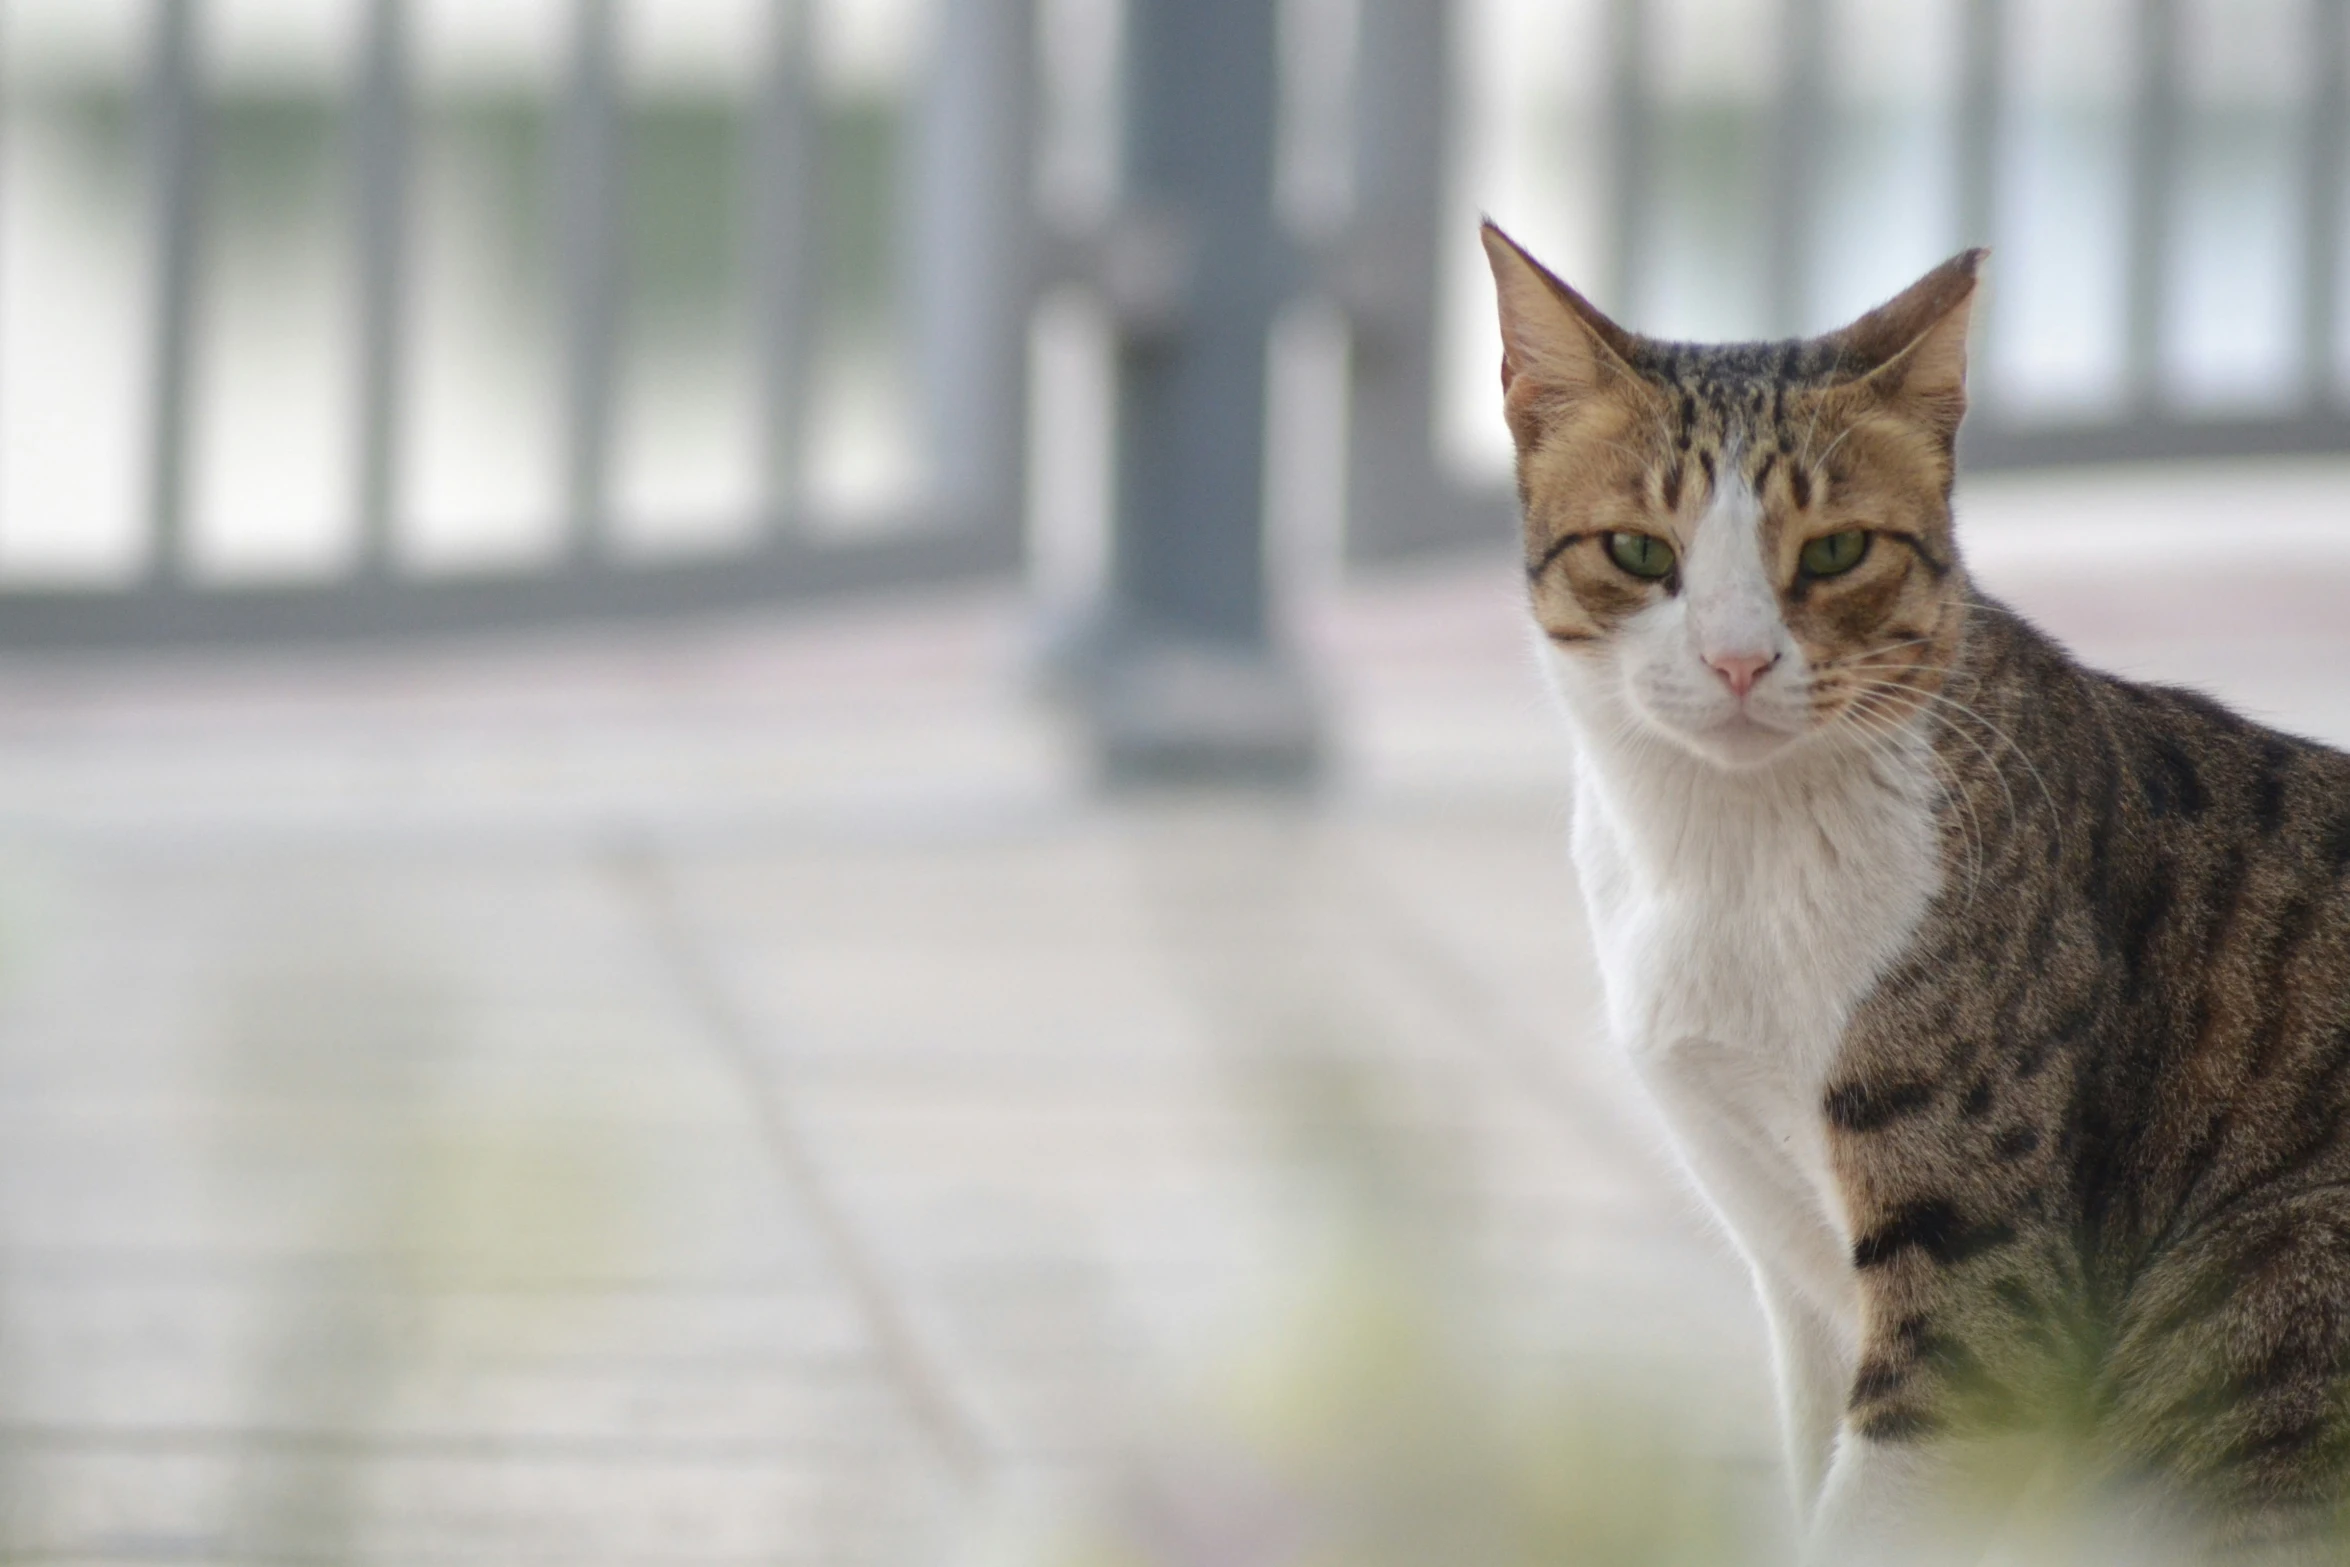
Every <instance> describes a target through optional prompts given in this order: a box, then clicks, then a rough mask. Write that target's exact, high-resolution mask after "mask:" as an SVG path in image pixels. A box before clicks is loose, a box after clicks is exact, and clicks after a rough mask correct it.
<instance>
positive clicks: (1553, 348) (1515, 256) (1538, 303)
mask: <svg viewBox="0 0 2350 1567" xmlns="http://www.w3.org/2000/svg"><path fill="white" fill-rule="evenodd" d="M1482 237H1483V239H1484V241H1485V257H1486V259H1487V260H1488V261H1489V262H1491V263H1492V266H1493V286H1494V291H1495V293H1496V294H1497V295H1498V296H1499V300H1500V305H1501V388H1502V393H1503V396H1504V397H1506V398H1507V399H1508V405H1509V410H1510V426H1511V428H1512V429H1513V430H1517V431H1518V432H1519V439H1520V440H1521V441H1524V440H1525V439H1527V437H1528V434H1529V432H1528V431H1527V430H1525V429H1522V428H1520V426H1521V424H1522V423H1523V422H1525V421H1527V420H1532V421H1533V422H1534V423H1535V424H1536V425H1539V424H1540V422H1541V418H1540V415H1541V414H1542V413H1543V412H1544V411H1545V410H1555V409H1557V408H1558V407H1560V406H1562V405H1571V404H1573V403H1574V402H1576V401H1579V400H1580V399H1582V398H1585V397H1588V396H1590V395H1592V394H1593V393H1596V392H1600V391H1604V390H1607V389H1609V388H1610V387H1613V386H1629V385H1632V384H1635V383H1636V382H1637V381H1638V372H1637V371H1635V370H1634V369H1633V368H1632V358H1633V356H1634V354H1635V353H1636V352H1637V344H1638V339H1636V338H1634V337H1633V336H1632V334H1631V333H1629V332H1627V331H1625V330H1624V329H1623V328H1622V327H1620V326H1618V325H1616V324H1615V323H1614V322H1613V321H1610V320H1609V319H1608V318H1607V317H1606V316H1604V315H1601V314H1600V313H1599V310H1598V308H1597V307H1596V306H1594V305H1593V304H1592V303H1591V301H1589V300H1587V299H1585V298H1584V297H1583V296H1582V295H1581V294H1578V293H1576V292H1575V291H1574V290H1573V289H1571V288H1569V287H1567V285H1566V284H1564V283H1562V282H1560V281H1559V280H1558V279H1557V278H1556V277H1554V276H1553V275H1552V274H1551V273H1550V271H1549V270H1548V269H1547V268H1545V267H1544V266H1543V265H1542V263H1540V262H1538V261H1536V260H1535V259H1534V258H1533V257H1532V256H1530V255H1528V254H1527V253H1526V250H1525V247H1523V246H1521V245H1520V244H1519V243H1518V242H1517V241H1516V240H1514V239H1511V238H1510V237H1509V236H1508V235H1507V234H1504V233H1503V232H1502V231H1501V230H1500V229H1499V228H1497V227H1495V226H1494V225H1493V224H1492V223H1491V222H1487V223H1486V224H1485V226H1484V230H1483V235H1482Z"/></svg>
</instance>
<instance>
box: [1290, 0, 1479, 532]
mask: <svg viewBox="0 0 2350 1567" xmlns="http://www.w3.org/2000/svg"><path fill="white" fill-rule="evenodd" d="M1456 10H1457V7H1456V6H1454V5H1452V4H1448V3H1447V0H1385V3H1383V4H1367V5H1365V6H1364V7H1363V10H1362V14H1361V23H1360V26H1361V33H1360V35H1359V44H1358V47H1357V51H1356V57H1355V58H1356V66H1355V85H1354V90H1353V92H1352V94H1351V95H1350V96H1351V97H1352V100H1353V114H1354V122H1355V123H1354V132H1353V141H1354V169H1353V178H1352V181H1351V183H1352V186H1353V189H1354V206H1355V211H1354V213H1353V220H1352V224H1351V226H1350V227H1349V228H1348V229H1347V230H1346V231H1345V234H1344V238H1343V239H1342V240H1341V242H1340V246H1339V247H1338V249H1337V250H1336V252H1334V253H1333V254H1330V255H1328V256H1326V257H1325V263H1324V265H1325V271H1326V273H1327V274H1329V275H1331V276H1332V277H1334V278H1335V280H1336V281H1335V282H1334V283H1333V285H1332V286H1333V289H1334V291H1335V292H1336V293H1337V294H1338V296H1339V297H1340V298H1341V299H1342V300H1344V301H1345V302H1346V304H1347V305H1348V306H1349V307H1350V318H1349V326H1350V327H1351V329H1352V345H1351V346H1352V353H1351V359H1352V365H1351V372H1352V373H1351V377H1350V385H1349V407H1348V409H1347V420H1348V432H1347V451H1348V459H1347V496H1346V507H1347V514H1348V518H1347V535H1348V537H1347V543H1348V547H1349V549H1350V550H1351V552H1352V553H1354V554H1356V555H1358V556H1361V555H1380V554H1395V553H1398V552H1400V551H1403V550H1407V549H1411V548H1413V547H1416V546H1418V547H1424V546H1426V545H1429V544H1435V543H1443V542H1446V541H1448V540H1462V539H1468V538H1502V537H1506V529H1507V526H1508V517H1507V515H1506V513H1505V512H1504V511H1503V510H1502V508H1499V507H1492V508H1486V507H1482V506H1478V505H1477V504H1476V502H1475V500H1474V499H1473V498H1472V497H1469V496H1467V495H1464V494H1463V493H1461V489H1460V487H1459V486H1458V485H1455V484H1452V483H1450V482H1448V476H1447V475H1446V474H1445V473H1444V472H1443V471H1442V470H1441V469H1440V468H1439V467H1438V465H1437V461H1436V450H1435V440H1434V433H1435V422H1436V379H1437V370H1436V366H1437V320H1438V317H1437V299H1438V295H1439V292H1440V279H1441V272H1442V263H1443V257H1444V254H1445V252H1446V250H1447V249H1449V248H1451V246H1452V245H1453V244H1455V243H1458V242H1464V241H1466V240H1467V239H1468V237H1469V236H1468V232H1467V230H1468V224H1467V223H1466V222H1465V221H1464V222H1463V223H1462V225H1461V227H1462V232H1461V233H1460V234H1459V235H1458V236H1457V237H1456V236H1454V235H1451V234H1447V233H1446V232H1445V226H1446V224H1447V223H1448V222H1449V221H1451V220H1452V219H1453V217H1454V216H1455V215H1454V214H1453V212H1452V209H1451V207H1450V205H1449V204H1448V202H1447V201H1446V199H1445V167H1446V159H1445V146H1446V134H1445V132H1446V109H1447V103H1448V99H1449V96H1450V94H1451V92H1452V89H1453V76H1452V72H1453V47H1452V28H1453V26H1454V25H1455V20H1454V13H1455V11H1456ZM1463 216H1465V215H1463Z"/></svg>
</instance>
